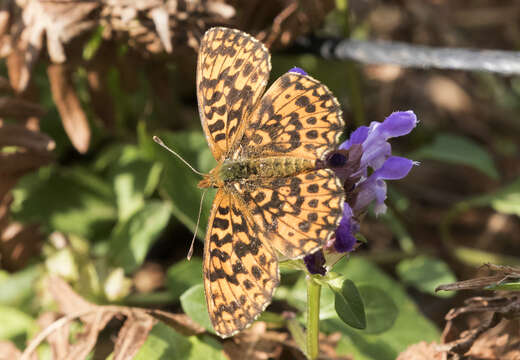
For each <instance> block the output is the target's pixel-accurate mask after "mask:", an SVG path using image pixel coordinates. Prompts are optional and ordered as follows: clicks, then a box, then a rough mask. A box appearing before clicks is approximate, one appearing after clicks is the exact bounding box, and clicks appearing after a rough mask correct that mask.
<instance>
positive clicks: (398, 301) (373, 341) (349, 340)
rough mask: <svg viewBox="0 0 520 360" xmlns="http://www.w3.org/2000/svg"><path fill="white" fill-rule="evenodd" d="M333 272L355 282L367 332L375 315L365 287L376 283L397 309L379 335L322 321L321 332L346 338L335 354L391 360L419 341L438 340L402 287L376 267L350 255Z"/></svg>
mask: <svg viewBox="0 0 520 360" xmlns="http://www.w3.org/2000/svg"><path fill="white" fill-rule="evenodd" d="M334 271H336V272H339V273H342V274H348V277H349V279H351V280H352V281H353V282H355V283H356V285H357V287H358V289H359V292H360V294H361V296H362V298H363V302H364V304H365V311H366V315H367V329H370V326H371V322H372V323H373V322H374V321H373V320H372V316H373V314H376V313H375V312H373V310H371V309H370V308H372V305H371V302H372V301H374V299H373V298H372V296H368V295H370V294H367V293H366V292H367V290H366V288H365V287H366V286H373V284H376V285H377V287H378V288H379V289H381V290H382V291H384V292H385V294H386V295H387V296H389V297H390V298H391V299H392V301H393V303H394V304H395V305H396V306H397V308H398V310H399V313H398V314H397V318H396V319H395V323H394V326H392V328H390V329H389V330H388V331H385V332H383V333H379V334H372V333H368V332H367V330H356V329H353V328H352V327H350V326H348V325H346V324H345V323H344V322H343V321H341V320H340V319H339V318H330V319H326V320H324V321H322V322H321V324H320V328H321V330H322V331H325V332H327V333H330V332H334V331H340V332H341V333H343V334H344V335H345V336H343V337H342V339H341V341H340V343H339V345H338V347H337V349H336V351H337V352H338V354H344V355H351V356H353V357H354V358H355V359H356V360H357V359H361V360H369V359H370V360H372V359H378V360H379V359H382V360H386V359H388V360H390V359H392V360H393V359H395V358H396V357H397V355H398V354H399V353H400V352H401V351H403V350H404V349H406V348H407V347H408V346H409V345H411V344H415V343H417V342H419V341H427V342H429V341H438V338H439V331H438V330H437V328H436V327H435V325H434V324H433V323H432V322H431V321H430V320H428V319H427V318H425V317H424V316H423V315H422V314H421V312H420V311H419V310H418V309H417V307H416V306H415V304H414V303H413V301H412V300H411V299H410V298H409V297H408V295H407V294H406V291H405V290H404V289H403V287H402V286H401V285H400V284H399V283H397V282H396V281H394V280H393V279H392V278H390V277H389V276H387V275H386V274H385V273H383V272H382V271H380V270H379V269H378V268H377V266H375V265H374V264H372V263H371V262H369V261H367V260H364V259H361V258H359V257H355V256H353V257H351V258H350V259H349V260H348V261H344V260H342V261H340V262H339V263H337V264H336V266H335V267H334ZM368 291H370V290H368ZM385 303H386V304H387V303H388V302H385ZM375 308H377V307H375ZM376 316H377V315H376Z"/></svg>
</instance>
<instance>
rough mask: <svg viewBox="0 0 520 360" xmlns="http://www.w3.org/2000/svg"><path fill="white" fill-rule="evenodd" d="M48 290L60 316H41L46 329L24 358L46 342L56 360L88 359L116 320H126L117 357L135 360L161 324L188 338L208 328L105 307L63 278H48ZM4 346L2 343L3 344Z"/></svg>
mask: <svg viewBox="0 0 520 360" xmlns="http://www.w3.org/2000/svg"><path fill="white" fill-rule="evenodd" d="M47 288H48V290H49V292H50V293H51V295H52V296H53V298H54V300H55V301H56V302H57V303H58V307H59V310H60V313H61V314H62V315H63V316H59V315H58V314H55V313H46V314H43V315H42V316H40V319H39V323H40V325H41V326H42V328H43V330H42V331H41V332H40V333H39V334H37V335H36V336H35V337H34V339H32V340H31V342H30V343H29V345H28V346H27V348H26V349H25V350H24V352H23V354H22V356H21V357H20V359H29V358H30V356H33V354H34V350H35V349H36V348H37V346H38V345H39V344H41V343H42V342H43V341H44V340H47V342H48V343H49V344H50V346H51V349H52V352H53V358H55V359H75V360H82V359H86V358H87V357H88V355H89V354H90V353H91V352H92V351H93V350H94V346H95V345H96V342H97V340H98V336H99V334H100V332H101V331H102V330H103V329H104V328H105V327H106V326H107V324H108V323H109V322H110V321H111V320H113V319H118V320H122V321H123V325H122V326H121V328H120V329H119V332H118V335H117V338H116V340H115V343H114V349H113V358H114V359H117V360H122V359H132V358H133V357H134V356H135V355H136V354H137V352H138V351H139V349H140V348H141V347H142V346H143V344H144V342H145V341H146V339H147V337H148V334H149V333H150V331H151V330H152V328H153V326H154V325H155V324H156V323H157V321H159V320H160V321H163V322H164V323H166V324H167V325H169V326H171V327H173V328H174V329H175V330H176V331H178V332H179V333H181V334H184V335H186V336H191V335H195V334H200V333H202V332H204V329H203V328H201V327H200V326H199V325H197V324H195V323H193V322H192V321H191V320H190V319H189V318H188V317H187V316H186V315H184V314H171V313H168V312H165V311H161V310H151V309H140V308H131V307H125V306H101V305H95V304H92V303H90V302H88V301H86V300H85V299H83V298H82V297H81V296H79V295H78V294H77V293H76V292H74V290H72V288H71V287H70V286H69V285H68V284H67V283H66V282H65V281H63V280H62V279H61V278H59V277H51V278H48V279H47ZM74 321H80V322H81V323H82V324H83V331H82V332H81V333H80V334H78V335H76V336H75V339H74V341H73V342H71V341H70V339H71V336H72V334H71V331H70V330H71V328H70V324H71V323H72V322H74ZM0 345H1V344H0Z"/></svg>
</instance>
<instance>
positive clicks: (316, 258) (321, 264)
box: [303, 250, 327, 275]
mask: <svg viewBox="0 0 520 360" xmlns="http://www.w3.org/2000/svg"><path fill="white" fill-rule="evenodd" d="M303 261H304V262H305V266H306V267H307V270H309V272H310V273H311V274H320V275H325V273H326V272H327V270H326V269H325V256H324V255H323V251H321V250H318V251H316V252H315V253H314V254H310V255H307V256H305V257H304V258H303Z"/></svg>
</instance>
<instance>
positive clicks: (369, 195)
mask: <svg viewBox="0 0 520 360" xmlns="http://www.w3.org/2000/svg"><path fill="white" fill-rule="evenodd" d="M416 125H417V117H416V116H415V114H414V113H413V111H398V112H394V113H392V114H391V115H390V116H388V117H387V118H386V119H385V120H384V121H383V122H382V123H381V122H377V121H374V122H372V123H370V126H361V127H359V128H357V129H356V130H355V131H354V132H352V134H351V135H350V137H349V139H348V140H347V141H345V142H344V143H342V144H341V145H340V146H339V148H338V150H336V151H333V152H332V153H330V154H329V155H328V157H327V159H326V161H327V164H328V166H329V167H330V168H332V169H333V170H334V171H335V173H336V175H337V176H338V177H339V178H340V179H341V180H342V182H343V186H344V188H345V192H346V202H345V206H344V210H343V218H342V219H341V222H340V224H339V226H338V228H337V229H336V236H335V238H334V239H333V242H332V245H333V246H332V245H328V246H325V247H324V250H325V252H330V251H332V252H334V251H335V252H339V253H343V252H350V251H352V250H353V249H354V246H355V244H356V238H355V236H354V235H355V234H356V233H357V232H359V222H358V221H357V217H356V216H358V215H360V214H361V213H363V212H364V211H365V210H366V209H367V207H368V205H370V204H371V203H372V202H374V203H375V204H374V212H375V213H376V215H378V214H381V213H384V212H385V211H386V205H385V200H386V191H387V188H386V182H385V180H399V179H402V178H404V177H405V176H406V175H408V173H409V172H410V170H411V169H412V167H413V165H417V163H416V162H414V161H412V160H410V159H406V158H403V157H399V156H393V155H392V147H391V145H390V143H389V142H388V139H390V138H393V137H398V136H402V135H406V134H408V133H410V132H411V131H412V130H413V128H414V127H415V126H416ZM369 168H370V170H369ZM324 259H325V258H324V253H323V251H318V252H316V253H314V254H312V255H308V256H306V257H305V258H304V260H305V264H306V265H307V268H308V270H309V272H310V273H312V274H322V275H323V274H324V273H325V260H324Z"/></svg>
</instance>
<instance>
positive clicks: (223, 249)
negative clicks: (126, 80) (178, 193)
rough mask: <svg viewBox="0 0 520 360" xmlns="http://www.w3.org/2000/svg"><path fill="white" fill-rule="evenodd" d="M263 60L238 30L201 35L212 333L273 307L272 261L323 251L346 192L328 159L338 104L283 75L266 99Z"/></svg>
mask: <svg viewBox="0 0 520 360" xmlns="http://www.w3.org/2000/svg"><path fill="white" fill-rule="evenodd" d="M270 69H271V65H270V56H269V52H268V51H267V49H266V48H265V46H264V45H263V44H262V43H260V42H259V41H257V40H256V39H255V38H253V37H252V36H250V35H248V34H246V33H243V32H241V31H238V30H232V29H227V28H213V29H210V30H208V31H207V32H206V34H205V35H204V37H203V39H202V42H201V46H200V52H199V57H198V64H197V96H198V104H199V112H200V118H201V122H202V127H203V129H204V133H205V135H206V139H207V141H208V145H209V147H210V149H211V152H212V153H213V156H214V157H215V159H216V160H217V162H218V164H217V166H216V167H215V168H214V169H213V170H212V171H211V172H210V173H209V174H207V175H205V176H204V179H203V180H202V181H201V182H200V183H199V187H201V188H207V187H215V188H218V191H217V194H216V196H215V200H214V202H213V206H212V209H211V215H210V218H209V223H208V229H207V233H206V239H205V248H204V265H203V266H204V288H205V293H206V301H207V305H208V312H209V316H210V319H211V322H212V324H213V327H214V328H215V331H216V332H217V333H218V334H219V335H220V336H222V337H227V336H231V335H233V334H235V333H237V332H238V331H240V330H242V329H244V328H245V327H247V326H248V325H250V324H251V323H252V322H253V321H254V319H255V318H256V317H257V316H258V315H259V314H260V313H261V312H262V311H263V310H264V309H265V307H266V306H267V305H268V304H269V303H270V302H271V298H272V296H273V291H274V289H275V288H276V287H277V285H278V282H279V272H278V253H280V254H282V255H284V256H286V257H288V258H290V259H295V258H302V257H303V256H305V255H308V254H310V253H313V252H315V251H317V250H318V249H320V248H321V247H322V246H323V245H324V244H325V243H326V242H327V241H328V240H329V239H330V237H331V236H332V235H333V234H334V231H335V229H336V227H337V225H338V223H339V221H340V219H341V216H342V209H343V202H344V192H343V187H342V185H341V183H340V181H339V180H338V179H337V178H336V176H335V175H334V173H333V171H332V170H330V169H327V168H326V167H325V166H324V164H325V156H326V154H327V152H329V151H331V150H333V149H335V148H336V146H337V144H338V137H339V135H340V133H341V132H342V130H343V120H342V117H341V110H340V106H339V104H338V101H337V100H336V99H335V97H334V96H333V95H332V93H331V92H330V91H329V90H328V89H327V87H326V86H325V85H323V84H321V83H320V82H319V81H317V80H315V79H313V78H312V77H310V76H308V75H302V74H300V73H297V72H288V73H286V74H285V75H283V76H281V77H280V78H278V79H277V80H276V81H275V82H274V83H273V84H272V85H271V87H270V88H269V89H268V90H267V91H266V92H265V93H264V90H265V87H266V84H267V80H268V78H269V72H270Z"/></svg>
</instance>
